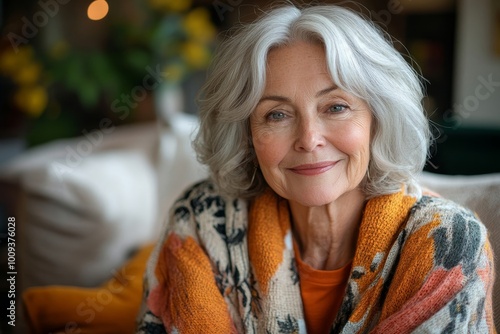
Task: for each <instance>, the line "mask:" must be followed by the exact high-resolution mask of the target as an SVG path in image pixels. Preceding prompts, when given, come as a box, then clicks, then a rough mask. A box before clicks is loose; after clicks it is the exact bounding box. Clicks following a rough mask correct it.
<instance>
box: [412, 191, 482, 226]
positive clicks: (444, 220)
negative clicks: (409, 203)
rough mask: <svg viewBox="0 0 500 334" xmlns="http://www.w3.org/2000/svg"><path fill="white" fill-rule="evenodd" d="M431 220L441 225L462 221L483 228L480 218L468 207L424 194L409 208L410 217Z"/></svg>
mask: <svg viewBox="0 0 500 334" xmlns="http://www.w3.org/2000/svg"><path fill="white" fill-rule="evenodd" d="M411 218H413V219H417V220H424V221H429V220H432V221H434V222H435V223H436V222H438V223H439V225H441V226H448V225H456V224H461V223H462V222H465V221H466V222H469V224H474V225H477V226H478V227H481V228H484V226H483V224H482V223H481V221H480V218H479V217H478V216H477V215H476V214H475V213H474V212H473V211H472V210H470V209H468V208H466V207H464V206H462V205H460V204H458V203H456V202H454V201H451V200H449V199H446V198H443V197H438V196H434V195H432V196H430V195H424V196H422V197H421V198H420V199H419V200H418V201H416V202H415V204H414V205H413V207H412V208H411V210H410V219H411Z"/></svg>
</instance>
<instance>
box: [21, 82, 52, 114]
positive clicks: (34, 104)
mask: <svg viewBox="0 0 500 334" xmlns="http://www.w3.org/2000/svg"><path fill="white" fill-rule="evenodd" d="M14 101H15V103H16V104H17V106H18V107H19V108H20V109H21V110H23V111H24V112H25V113H26V114H28V115H30V116H32V117H38V116H40V114H41V113H42V112H43V111H44V110H45V108H46V107H47V102H48V97H47V92H46V91H45V88H44V87H42V86H31V87H25V88H22V89H20V90H19V91H17V92H16V94H15V95H14Z"/></svg>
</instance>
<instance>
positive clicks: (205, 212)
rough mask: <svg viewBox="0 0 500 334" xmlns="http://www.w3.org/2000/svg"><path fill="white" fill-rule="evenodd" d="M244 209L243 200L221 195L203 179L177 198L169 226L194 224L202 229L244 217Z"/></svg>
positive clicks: (209, 181)
mask: <svg viewBox="0 0 500 334" xmlns="http://www.w3.org/2000/svg"><path fill="white" fill-rule="evenodd" d="M246 207H247V203H246V201H245V200H243V199H240V198H235V197H229V196H225V195H223V194H222V193H221V192H220V191H219V190H218V189H217V186H216V185H215V184H214V182H213V181H212V180H210V179H205V180H203V181H200V182H197V183H195V184H193V185H191V186H189V187H188V188H187V189H186V190H185V191H184V192H183V193H182V194H181V195H180V196H179V197H178V199H177V201H176V202H175V203H174V205H173V206H172V208H171V209H170V225H171V227H175V225H177V226H178V225H184V224H189V225H193V224H195V226H193V227H196V229H204V228H206V227H207V226H209V225H220V224H225V223H226V221H227V219H234V217H237V216H238V217H240V216H242V215H245V214H246ZM234 213H239V214H238V215H235V214H234Z"/></svg>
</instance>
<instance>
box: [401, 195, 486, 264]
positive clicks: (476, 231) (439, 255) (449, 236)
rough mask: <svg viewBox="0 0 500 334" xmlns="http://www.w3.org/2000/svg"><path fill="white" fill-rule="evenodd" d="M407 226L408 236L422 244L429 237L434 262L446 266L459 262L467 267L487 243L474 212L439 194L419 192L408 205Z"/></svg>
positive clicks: (482, 228)
mask: <svg viewBox="0 0 500 334" xmlns="http://www.w3.org/2000/svg"><path fill="white" fill-rule="evenodd" d="M407 228H408V229H407V231H408V232H409V233H408V236H409V238H408V240H410V239H411V240H412V242H417V243H420V244H421V246H422V247H424V244H425V243H426V241H425V240H427V241H430V240H432V245H433V247H432V249H433V253H434V261H435V263H436V264H438V265H439V264H440V265H443V266H444V267H445V268H448V269H449V268H451V267H453V266H455V265H457V264H458V263H461V264H462V265H463V266H464V269H466V271H471V270H472V268H475V266H476V265H477V261H478V259H479V257H480V256H481V254H482V252H483V251H484V247H485V245H486V244H487V243H488V233H487V231H486V228H485V226H484V225H483V223H482V222H481V220H480V219H479V217H478V216H477V215H476V214H475V213H474V212H472V211H471V210H469V209H467V208H465V207H463V206H462V205H460V204H458V203H455V202H453V201H451V200H448V199H445V198H441V197H435V196H422V198H421V199H420V200H418V201H417V202H416V203H415V205H414V206H413V207H412V209H411V212H410V215H409V218H408V226H407ZM412 235H413V236H414V237H413V238H411V236H412ZM417 236H421V237H417ZM419 240H420V241H419ZM413 246H415V245H413ZM417 248H418V247H417Z"/></svg>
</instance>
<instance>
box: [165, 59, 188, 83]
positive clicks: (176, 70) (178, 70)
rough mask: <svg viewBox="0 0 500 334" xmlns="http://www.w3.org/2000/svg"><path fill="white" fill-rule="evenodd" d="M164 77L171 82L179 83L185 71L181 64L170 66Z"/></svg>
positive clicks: (166, 69)
mask: <svg viewBox="0 0 500 334" xmlns="http://www.w3.org/2000/svg"><path fill="white" fill-rule="evenodd" d="M164 73H165V74H164V77H165V78H166V79H167V80H168V81H171V82H177V81H179V80H180V79H182V76H183V75H184V69H183V68H182V66H180V65H179V64H175V63H174V64H170V65H168V66H167V67H166V68H165V72H164Z"/></svg>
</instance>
